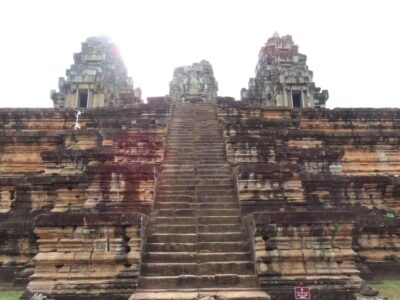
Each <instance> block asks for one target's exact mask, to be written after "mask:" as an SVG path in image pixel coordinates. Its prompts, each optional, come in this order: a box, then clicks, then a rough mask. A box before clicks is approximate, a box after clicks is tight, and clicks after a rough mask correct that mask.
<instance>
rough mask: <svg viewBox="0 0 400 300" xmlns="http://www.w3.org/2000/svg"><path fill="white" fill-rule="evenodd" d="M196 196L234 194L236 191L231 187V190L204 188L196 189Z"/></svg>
mask: <svg viewBox="0 0 400 300" xmlns="http://www.w3.org/2000/svg"><path fill="white" fill-rule="evenodd" d="M196 195H197V196H200V197H201V196H214V197H215V196H235V195H236V193H235V191H234V190H233V189H231V190H211V189H210V190H204V191H197V192H196Z"/></svg>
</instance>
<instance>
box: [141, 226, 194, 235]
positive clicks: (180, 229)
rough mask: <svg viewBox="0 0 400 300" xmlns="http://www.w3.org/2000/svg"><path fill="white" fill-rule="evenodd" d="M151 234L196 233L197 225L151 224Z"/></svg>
mask: <svg viewBox="0 0 400 300" xmlns="http://www.w3.org/2000/svg"><path fill="white" fill-rule="evenodd" d="M149 228H150V229H149V232H150V233H178V234H181V233H196V232H197V225H187V224H184V225H155V224H150V227H149Z"/></svg>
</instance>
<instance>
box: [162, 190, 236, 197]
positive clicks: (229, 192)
mask: <svg viewBox="0 0 400 300" xmlns="http://www.w3.org/2000/svg"><path fill="white" fill-rule="evenodd" d="M191 195H197V196H199V197H203V196H204V197H207V196H210V197H216V196H231V197H234V196H235V192H234V191H233V190H205V191H195V190H193V191H190V190H186V191H185V190H183V191H180V190H176V191H173V190H160V191H157V196H159V197H163V196H191Z"/></svg>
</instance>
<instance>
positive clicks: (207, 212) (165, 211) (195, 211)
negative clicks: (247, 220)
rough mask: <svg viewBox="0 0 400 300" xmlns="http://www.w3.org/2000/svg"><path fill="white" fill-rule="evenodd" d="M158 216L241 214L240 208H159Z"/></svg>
mask: <svg viewBox="0 0 400 300" xmlns="http://www.w3.org/2000/svg"><path fill="white" fill-rule="evenodd" d="M155 215H156V216H157V217H203V216H205V217H208V216H241V212H240V210H239V209H158V210H157V212H156V213H155Z"/></svg>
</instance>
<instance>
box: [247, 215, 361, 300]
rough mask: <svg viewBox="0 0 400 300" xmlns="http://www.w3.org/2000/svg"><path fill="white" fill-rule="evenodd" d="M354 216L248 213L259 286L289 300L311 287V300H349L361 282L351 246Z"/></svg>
mask: <svg viewBox="0 0 400 300" xmlns="http://www.w3.org/2000/svg"><path fill="white" fill-rule="evenodd" d="M355 220H356V218H355V214H352V213H348V212H343V211H342V212H274V213H268V212H264V213H262V212H261V213H255V214H252V215H249V216H248V217H247V222H248V226H250V227H251V228H253V230H252V233H253V236H252V238H253V245H254V255H255V257H254V259H255V263H256V266H257V267H256V268H257V274H258V276H259V278H260V282H261V287H262V288H264V289H266V290H268V293H269V294H270V295H271V297H272V299H293V288H294V287H295V286H299V285H304V286H309V287H310V288H311V294H312V295H313V296H312V297H313V299H332V300H333V299H349V298H351V295H352V294H353V293H354V291H356V290H357V288H358V287H359V285H360V278H359V277H358V274H359V273H360V271H359V270H358V269H357V267H356V263H355V257H356V255H357V254H356V252H355V251H354V250H353V249H352V234H353V231H354V228H355V222H356V221H355Z"/></svg>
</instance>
